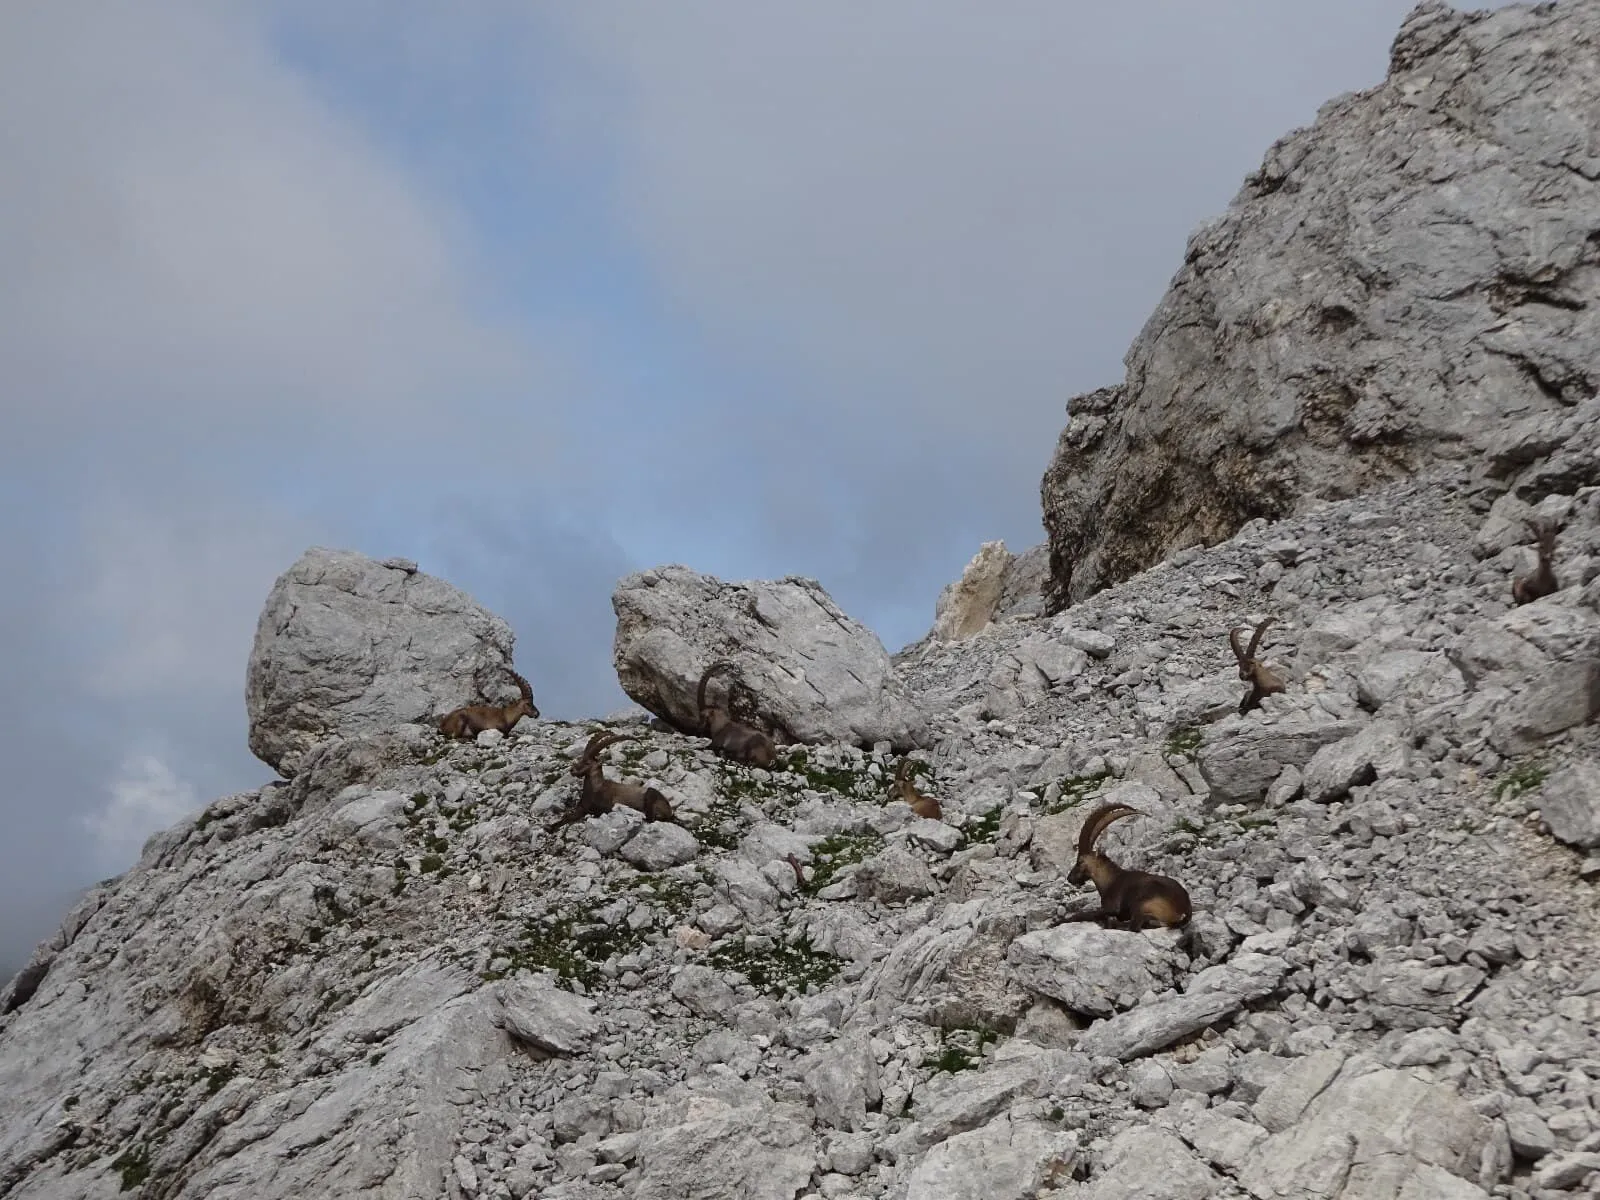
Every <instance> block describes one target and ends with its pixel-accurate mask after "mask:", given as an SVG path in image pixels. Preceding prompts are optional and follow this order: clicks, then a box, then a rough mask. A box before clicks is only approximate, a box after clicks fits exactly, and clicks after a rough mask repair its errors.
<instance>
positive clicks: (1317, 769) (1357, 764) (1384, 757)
mask: <svg viewBox="0 0 1600 1200" xmlns="http://www.w3.org/2000/svg"><path fill="white" fill-rule="evenodd" d="M1410 751H1411V747H1410V746H1409V745H1408V744H1407V742H1406V740H1405V734H1404V732H1403V731H1402V730H1401V728H1400V727H1399V726H1398V725H1395V724H1394V723H1392V722H1389V721H1374V722H1373V723H1372V724H1371V725H1368V726H1367V727H1366V728H1365V729H1363V730H1361V731H1360V732H1359V733H1356V734H1353V735H1351V736H1350V737H1347V738H1341V739H1340V740H1339V741H1337V742H1333V743H1331V744H1329V745H1326V746H1324V747H1322V749H1320V750H1318V751H1317V752H1316V753H1315V754H1314V755H1312V756H1311V761H1310V762H1308V763H1306V765H1305V767H1304V769H1303V770H1302V772H1301V775H1302V780H1303V782H1302V786H1303V788H1304V790H1305V797H1306V799H1307V800H1312V801H1315V802H1317V803H1319V804H1326V803H1328V802H1329V801H1330V800H1342V799H1344V797H1346V796H1348V795H1349V794H1350V789H1351V788H1353V787H1361V786H1363V785H1365V784H1369V783H1372V782H1374V781H1375V780H1377V779H1378V778H1380V777H1381V776H1387V775H1391V774H1394V773H1395V772H1397V771H1401V770H1404V769H1405V766H1406V764H1407V763H1408V762H1410V759H1411V753H1410Z"/></svg>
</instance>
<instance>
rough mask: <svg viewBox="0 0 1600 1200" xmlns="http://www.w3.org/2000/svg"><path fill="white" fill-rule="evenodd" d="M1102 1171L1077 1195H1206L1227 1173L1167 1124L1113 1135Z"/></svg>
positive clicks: (1083, 1199)
mask: <svg viewBox="0 0 1600 1200" xmlns="http://www.w3.org/2000/svg"><path fill="white" fill-rule="evenodd" d="M1102 1167H1103V1169H1102V1171H1101V1173H1100V1174H1099V1175H1097V1176H1096V1177H1095V1178H1094V1180H1093V1181H1091V1182H1090V1183H1089V1184H1088V1185H1087V1186H1084V1187H1081V1188H1079V1189H1078V1190H1077V1191H1076V1192H1075V1193H1074V1200H1135V1197H1137V1198H1138V1200H1205V1197H1207V1196H1210V1195H1212V1194H1213V1193H1215V1192H1216V1191H1217V1189H1219V1188H1220V1187H1222V1178H1221V1176H1219V1175H1217V1174H1216V1172H1214V1171H1212V1170H1211V1169H1210V1168H1209V1167H1207V1166H1206V1165H1205V1163H1203V1162H1201V1161H1200V1160H1199V1159H1198V1158H1196V1157H1195V1154H1194V1151H1192V1150H1190V1149H1189V1147H1188V1146H1186V1145H1184V1144H1183V1142H1182V1140H1181V1139H1180V1138H1179V1137H1178V1136H1177V1135H1176V1134H1175V1133H1173V1132H1172V1131H1170V1130H1167V1129H1137V1128H1136V1129H1129V1130H1126V1131H1124V1132H1123V1133H1120V1134H1118V1135H1117V1136H1116V1137H1115V1138H1113V1139H1112V1142H1111V1145H1110V1146H1108V1147H1107V1148H1106V1152H1105V1155H1104V1157H1103V1160H1102Z"/></svg>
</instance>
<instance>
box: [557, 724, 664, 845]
mask: <svg viewBox="0 0 1600 1200" xmlns="http://www.w3.org/2000/svg"><path fill="white" fill-rule="evenodd" d="M637 736H638V735H637V734H632V733H609V732H607V731H606V730H604V729H602V730H601V731H600V732H599V733H597V734H595V735H594V736H593V737H591V738H590V739H589V744H588V745H587V746H585V747H584V748H583V753H582V754H581V755H579V756H578V761H577V762H575V763H573V764H572V767H571V768H570V771H571V774H572V775H573V776H574V777H575V778H577V779H581V780H582V781H583V784H582V786H581V788H580V789H579V791H578V800H577V803H575V804H574V805H573V806H572V807H571V808H569V809H568V810H567V811H566V812H564V813H563V814H562V815H561V819H560V820H559V821H557V822H556V825H557V826H558V827H559V826H561V825H565V824H567V823H568V822H570V821H577V820H580V819H582V818H583V817H598V816H600V815H602V814H603V813H608V812H610V811H611V810H612V809H613V808H615V807H616V806H617V805H619V804H620V805H622V806H623V807H624V808H631V809H633V810H634V811H636V812H641V813H643V814H644V819H645V820H646V821H671V820H673V819H674V818H673V815H672V805H671V804H670V803H668V801H667V798H666V797H665V796H663V795H662V794H661V793H660V792H658V791H656V789H655V788H653V787H646V786H645V785H644V784H642V783H622V782H620V781H619V780H615V779H607V778H606V774H605V771H604V769H602V767H601V765H600V752H601V751H602V750H604V749H605V748H606V747H608V746H614V745H616V744H617V743H618V742H629V741H633V740H635V739H636V738H637Z"/></svg>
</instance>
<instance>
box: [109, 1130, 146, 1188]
mask: <svg viewBox="0 0 1600 1200" xmlns="http://www.w3.org/2000/svg"><path fill="white" fill-rule="evenodd" d="M111 1169H112V1170H113V1171H116V1172H118V1173H119V1174H120V1175H121V1176H122V1187H121V1188H119V1189H118V1190H119V1191H124V1192H127V1191H131V1190H132V1189H134V1188H136V1187H138V1186H139V1185H140V1184H142V1183H143V1182H144V1181H145V1180H146V1179H149V1178H150V1147H149V1146H148V1145H147V1144H146V1143H144V1142H140V1143H139V1144H138V1145H136V1146H129V1147H128V1148H127V1149H126V1150H124V1151H123V1152H122V1153H121V1154H119V1155H117V1157H116V1158H114V1159H112V1160H111Z"/></svg>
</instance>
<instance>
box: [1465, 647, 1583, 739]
mask: <svg viewBox="0 0 1600 1200" xmlns="http://www.w3.org/2000/svg"><path fill="white" fill-rule="evenodd" d="M1597 713H1600V659H1579V660H1574V661H1570V662H1558V663H1554V664H1551V665H1550V666H1548V667H1546V668H1545V669H1544V670H1542V671H1540V672H1539V673H1538V674H1537V675H1535V676H1534V677H1533V678H1531V679H1530V680H1528V681H1527V683H1526V684H1525V685H1524V686H1523V688H1522V690H1521V691H1520V692H1518V693H1517V694H1516V695H1515V696H1514V697H1513V698H1512V699H1511V700H1510V702H1509V703H1506V704H1502V705H1500V706H1499V707H1498V708H1497V709H1496V712H1495V718H1494V724H1493V728H1492V729H1491V730H1490V732H1489V743H1490V744H1491V745H1492V746H1493V747H1494V748H1495V749H1496V750H1498V751H1499V752H1500V753H1501V754H1507V755H1511V754H1525V753H1526V752H1528V751H1529V750H1533V749H1535V748H1536V747H1538V746H1540V745H1542V744H1543V743H1544V741H1545V739H1546V738H1548V737H1550V736H1551V735H1552V734H1556V733H1560V732H1561V731H1562V730H1565V729H1571V728H1572V727H1573V726H1574V725H1581V724H1583V723H1584V722H1585V721H1587V720H1589V719H1590V718H1591V717H1593V716H1595V715H1596V714H1597Z"/></svg>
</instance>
